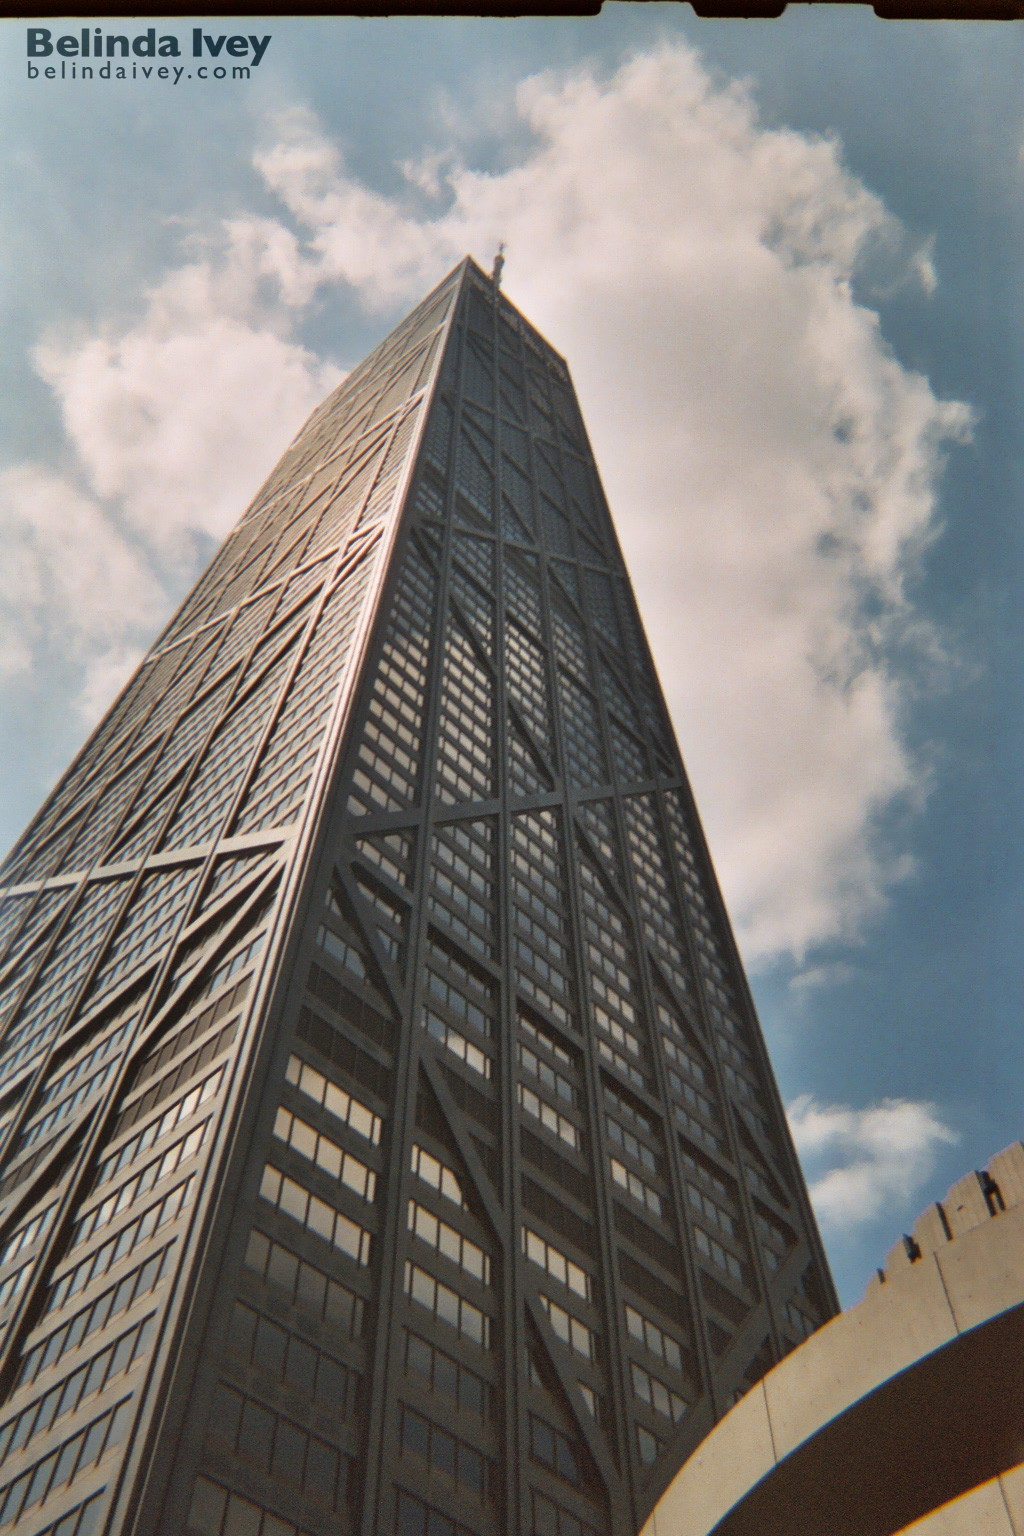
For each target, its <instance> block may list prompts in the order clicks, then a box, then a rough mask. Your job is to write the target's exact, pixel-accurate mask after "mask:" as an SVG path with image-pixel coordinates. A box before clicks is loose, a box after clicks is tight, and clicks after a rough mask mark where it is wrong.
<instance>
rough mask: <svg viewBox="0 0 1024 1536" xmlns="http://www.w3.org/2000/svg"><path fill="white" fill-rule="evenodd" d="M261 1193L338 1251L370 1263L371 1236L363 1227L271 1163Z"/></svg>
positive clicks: (262, 1196)
mask: <svg viewBox="0 0 1024 1536" xmlns="http://www.w3.org/2000/svg"><path fill="white" fill-rule="evenodd" d="M260 1196H261V1198H262V1199H264V1200H266V1201H267V1202H268V1203H269V1204H270V1205H272V1206H274V1207H275V1208H276V1209H277V1210H279V1211H282V1212H283V1214H284V1215H285V1216H290V1217H291V1219H292V1220H293V1221H297V1222H298V1223H299V1225H300V1226H302V1227H305V1228H307V1229H308V1230H309V1231H310V1232H314V1233H315V1234H316V1235H317V1236H318V1237H321V1238H323V1240H324V1242H325V1243H330V1245H331V1247H332V1248H336V1249H337V1250H338V1252H339V1253H344V1254H346V1255H347V1256H348V1258H350V1259H353V1260H354V1261H355V1262H356V1263H357V1264H360V1265H367V1264H369V1262H370V1247H371V1238H370V1234H369V1232H368V1231H367V1230H366V1228H365V1227H361V1226H360V1225H359V1223H358V1222H355V1221H353V1220H352V1219H351V1217H349V1216H344V1215H342V1213H341V1212H340V1211H336V1210H335V1209H334V1207H333V1206H330V1205H328V1204H327V1203H326V1201H324V1200H321V1199H319V1198H318V1196H316V1195H311V1194H310V1192H309V1190H308V1189H304V1188H303V1187H302V1185H301V1184H297V1183H296V1182H295V1180H294V1179H290V1178H288V1176H287V1175H286V1174H283V1173H281V1172H280V1171H279V1170H278V1169H277V1168H275V1167H274V1166H273V1164H272V1163H267V1164H266V1166H265V1167H264V1170H263V1179H262V1182H261V1184H260Z"/></svg>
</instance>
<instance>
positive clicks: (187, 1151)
mask: <svg viewBox="0 0 1024 1536" xmlns="http://www.w3.org/2000/svg"><path fill="white" fill-rule="evenodd" d="M209 1123H210V1122H209V1120H204V1121H203V1122H202V1123H201V1124H200V1125H196V1126H193V1128H192V1130H190V1131H189V1132H188V1133H187V1135H185V1136H181V1137H179V1139H178V1140H177V1141H175V1142H172V1144H171V1145H170V1146H169V1147H168V1148H167V1150H166V1152H164V1153H163V1154H162V1155H161V1156H160V1157H157V1158H154V1159H153V1161H152V1162H151V1163H148V1164H147V1166H146V1167H145V1168H143V1170H142V1172H141V1173H137V1174H136V1175H135V1177H134V1178H133V1179H127V1180H126V1181H125V1182H124V1183H123V1184H122V1185H121V1186H120V1187H119V1188H118V1189H116V1190H115V1191H114V1192H113V1194H110V1195H108V1196H107V1198H106V1199H105V1200H101V1201H100V1203H99V1205H94V1206H93V1208H92V1210H90V1211H87V1212H86V1214H85V1215H84V1216H82V1217H80V1218H79V1220H78V1221H77V1222H76V1223H75V1226H74V1228H73V1231H72V1234H71V1241H70V1244H69V1247H71V1248H77V1247H78V1245H79V1243H84V1242H86V1241H87V1239H88V1238H90V1237H91V1236H92V1235H93V1233H94V1232H98V1231H99V1229H100V1228H101V1227H105V1226H107V1225H108V1224H109V1223H110V1222H112V1221H113V1220H114V1219H115V1217H117V1216H119V1215H120V1214H121V1212H122V1211H124V1210H127V1209H128V1207H129V1206H132V1205H134V1204H135V1203H136V1202H137V1201H138V1200H139V1199H141V1197H142V1196H143V1195H146V1194H148V1193H149V1191H150V1190H151V1189H155V1188H156V1186H157V1185H158V1184H160V1183H162V1182H163V1180H164V1179H169V1178H170V1177H171V1175H172V1174H173V1173H176V1172H177V1171H178V1169H179V1168H180V1166H181V1164H182V1163H186V1162H188V1160H189V1158H192V1157H195V1155H196V1153H197V1152H198V1151H199V1149H200V1147H201V1146H202V1144H203V1138H204V1136H205V1135H206V1130H207V1127H208V1126H209Z"/></svg>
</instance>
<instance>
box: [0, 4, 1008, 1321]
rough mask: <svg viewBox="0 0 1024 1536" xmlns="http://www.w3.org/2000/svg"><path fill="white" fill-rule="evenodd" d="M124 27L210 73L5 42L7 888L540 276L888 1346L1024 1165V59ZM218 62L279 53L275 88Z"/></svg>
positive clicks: (536, 289)
mask: <svg viewBox="0 0 1024 1536" xmlns="http://www.w3.org/2000/svg"><path fill="white" fill-rule="evenodd" d="M91 24H92V25H93V26H95V25H99V26H100V27H101V29H102V30H103V31H104V33H105V34H107V33H117V34H127V35H129V36H130V37H141V36H143V35H144V34H145V33H146V31H147V28H148V27H149V26H152V27H153V28H154V37H155V39H156V40H157V41H158V42H159V40H160V39H162V38H164V37H170V38H174V39H176V40H177V42H178V45H179V47H180V50H181V57H180V58H179V59H178V60H177V61H176V60H175V59H174V58H167V59H166V61H164V60H162V59H160V58H155V59H147V58H145V57H137V58H136V59H135V60H133V62H135V63H137V64H138V65H139V70H138V74H137V76H136V78H135V79H131V78H129V79H124V80H118V79H117V78H116V77H114V78H111V79H109V80H100V79H95V78H94V79H93V80H91V81H87V80H83V79H81V78H74V79H72V78H67V76H69V75H70V73H71V70H70V67H69V68H68V69H67V70H66V77H65V78H64V79H60V78H55V79H47V78H46V76H45V72H44V71H45V68H46V66H47V64H49V65H53V64H54V61H55V60H57V61H58V64H59V56H58V54H57V53H56V51H55V52H54V54H53V55H52V56H51V57H49V58H43V57H41V56H40V57H36V58H34V59H29V58H28V57H27V44H26V33H27V25H26V24H25V23H22V22H11V21H5V22H0V80H2V90H0V143H2V144H3V145H4V149H3V151H2V158H0V176H2V181H0V229H2V242H0V327H2V345H0V370H2V376H0V391H2V397H3V399H4V402H5V406H4V411H3V413H2V416H0V540H2V544H0V549H2V554H0V842H3V843H4V844H5V845H9V844H10V843H12V842H13V841H14V839H15V838H16V837H17V835H18V834H19V832H20V831H21V829H22V827H23V825H24V824H25V822H26V821H27V820H28V818H29V816H30V815H31V814H32V813H33V811H34V810H35V809H36V807H37V805H38V804H39V802H40V801H41V799H42V798H43V796H44V795H45V793H46V792H47V791H48V789H49V788H50V787H51V786H52V784H53V783H54V782H55V780H56V779H57V777H58V776H59V774H60V773H61V772H62V771H63V769H64V767H65V766H66V765H67V763H68V761H69V760H70V758H71V756H72V755H73V753H74V752H75V751H76V750H77V748H78V747H79V745H80V744H81V742H82V740H83V739H84V737H85V735H86V734H87V732H88V730H89V729H90V728H91V727H92V725H93V724H95V722H96V721H97V719H98V718H99V717H100V715H101V714H102V712H103V711H104V710H105V708H106V706H107V704H108V703H109V702H110V700H111V698H112V697H113V696H114V694H115V692H116V690H117V689H118V688H119V687H120V686H121V684H122V683H123V681H124V680H125V679H126V678H127V676H128V675H129V674H130V672H131V670H132V668H133V667H134V666H135V664H136V663H137V661H138V660H139V658H140V657H141V655H142V654H144V652H145V649H146V647H147V646H148V644H149V643H150V642H151V640H152V639H153V637H154V636H155V634H156V633H157V632H158V631H159V630H160V629H161V628H162V627H163V625H164V623H165V622H166V620H167V618H168V616H169V615H170V613H171V612H172V611H173V609H174V608H175V607H176V605H177V603H178V602H179V601H180V600H181V598H182V596H183V595H184V594H185V592H186V591H187V590H188V589H189V587H190V586H191V584H192V583H193V581H194V580H195V578H196V576H197V575H198V573H199V572H200V571H201V570H202V568H203V567H204V565H205V564H206V562H207V561H208V560H209V558H210V556H211V554H212V552H213V551H214V550H215V548H216V547H217V545H218V543H219V541H220V540H221V539H222V538H223V537H224V535H225V534H226V533H227V531H228V530H229V529H230V528H231V526H232V525H233V523H234V522H235V520H236V519H237V517H238V516H239V515H240V513H241V511H242V510H243V509H244V507H245V505H246V504H247V502H248V501H249V499H250V498H251V496H252V495H253V494H254V492H255V491H256V489H257V488H258V486H259V485H260V483H261V481H262V480H263V479H264V477H265V476H266V474H267V473H268V472H269V470H270V469H271V468H272V466H273V464H274V462H275V461H276V459H277V457H278V456H279V455H280V453H281V451H282V450H283V448H284V447H285V446H286V444H287V443H288V441H289V440H290V439H291V437H292V436H293V435H294V433H295V431H296V430H297V429H298V427H299V426H300V425H301V423H302V421H303V420H304V418H305V416H306V415H307V414H308V413H309V411H310V410H311V409H312V408H313V406H314V405H316V404H317V403H318V402H319V400H320V399H321V398H322V397H323V395H324V394H325V393H326V392H327V390H328V389H329V388H330V387H332V386H333V385H334V384H335V383H336V382H337V381H338V380H339V379H340V378H341V377H342V376H343V374H344V373H345V372H346V371H347V370H348V369H349V368H351V367H352V366H353V365H354V364H355V363H357V362H358V361H359V360H360V359H361V357H362V356H363V355H365V353H366V352H367V351H368V350H369V349H370V347H371V346H372V345H374V344H375V342H376V341H377V340H379V339H380V337H381V336H382V335H383V334H385V332H386V331H387V330H388V329H389V328H390V327H391V326H392V325H393V324H394V323H395V322H396V321H397V320H398V319H400V318H401V317H402V315H403V314H404V313H405V312H406V311H407V310H408V309H409V308H410V307H411V306H412V305H413V304H414V303H415V302H416V301H417V300H418V299H419V298H420V297H422V295H423V294H424V293H425V292H426V291H427V289H428V288H429V287H430V286H432V285H433V283H434V282H436V281H437V280H438V279H439V278H440V277H441V276H443V275H444V273H445V272H446V271H447V270H449V269H450V268H451V267H452V266H453V265H454V264H455V262H456V261H458V260H459V259H460V258H461V257H462V256H463V255H464V254H465V253H466V252H467V251H469V252H470V253H472V254H473V255H474V256H475V257H476V258H477V260H478V261H479V262H480V263H481V264H482V265H485V266H489V265H490V261H491V257H492V256H493V253H494V250H495V248H496V246H497V243H498V241H504V242H505V244H506V255H507V265H506V268H505V278H504V287H505V291H506V292H507V293H508V296H509V298H510V299H511V300H512V302H513V303H515V304H516V305H518V306H519V307H520V308H521V309H523V311H524V312H525V313H526V314H527V316H528V317H529V318H530V319H531V320H532V321H533V322H534V323H535V324H536V325H537V326H538V327H539V328H540V330H541V331H542V332H543V333H544V334H545V335H546V336H548V338H549V339H550V340H551V342H552V343H553V344H554V345H555V346H556V347H557V348H558V349H559V350H560V351H561V352H562V353H563V355H564V356H565V357H566V358H567V360H568V362H569V365H570V368H571V370H572V373H573V376H574V379H575V382H576V386H577V389H578V392H579V396H580V400H581V404H582V408H583V412H584V417H585V419H586V421H587V424H588V428H589V431H590V435H591V438H592V442H593V445H594V449H595V453H596V456H597V461H598V464H599V466H600V469H601V472H602V477H603V479H604V483H605V488H606V491H607V494H608V497H609V501H610V504H611V508H612V513H613V516H614V518H615V521H616V524H617V527H618V530H619V533H620V537H621V539H622V543H623V546H624V549H625V553H626V558H627V562H628V564H629V567H630V571H631V574H632V577H633V581H634V585H635V588H636V591H637V596H638V600H639V603H640V607H641V611H642V613H643V614H644V618H645V622H646V624H647V628H648V635H649V638H650V641H651V644H652V647H653V649H654V653H655V659H656V661H657V664H658V668H659V672H660V676H661V679H662V684H663V687H664V689H665V693H666V697H667V699H668V702H669V705H670V708H671V711H672V715H673V719H674V721H675V725H676V729H677V731H678V734H679V739H680V744H681V747H682V751H683V755H684V759H685V761H686V763H687V766H688V770H689V772H690V775H691V778H692V781H693V785H694V790H695V793H696V796H697V801H698V805H699V807H700V809H701V813H702V817H703V820H704V824H705V829H706V831H707V834H708V838H709V842H710V845H711V848H712V853H713V855H714V858H715V862H716V867H717V870H718V874H719V878H720V880H721V882H722V885H723V889H724V891H725V895H726V901H727V903H728V905H729V908H730V911H731V913H732V917H733V921H734V925H735V928H736V932H737V936H738V939H739V942H740V947H741V950H742V953H743V955H744V958H745V961H746V963H747V966H748V970H749V972H750V976H751V982H752V985H753V989H754V993H755V997H756V1000H757V1003H758V1007H759V1010H760V1013H761V1018H762V1022H763V1024H764V1027H765V1031H766V1035H767V1038H768V1042H769V1048H770V1050H771V1053H772V1057H773V1060H774V1062H775V1066H776V1071H777V1073H778V1077H779V1083H780V1088H781V1090H782V1093H783V1097H784V1099H785V1102H786V1103H787V1105H788V1108H789V1114H790V1121H791V1125H792V1127H793V1132H794V1136H795V1139H796V1142H797V1145H798V1148H799V1149H800V1151H801V1155H802V1156H803V1159H804V1163H805V1168H806V1171H807V1174H808V1179H809V1181H810V1185H811V1191H812V1197H813V1199H814V1202H815V1206H816V1210H817V1212H818V1216H819V1221H820V1223H821V1226H822V1232H823V1236H824V1238H825V1241H826V1247H827V1249H828V1252H829V1255H830V1259H831V1261H832V1265H833V1270H834V1273H835V1277H836V1280H837V1283H838V1286H839V1289H840V1294H841V1296H842V1299H843V1301H844V1303H845V1304H850V1303H852V1302H853V1301H855V1300H857V1299H858V1298H859V1296H860V1295H861V1294H862V1292H863V1288H864V1285H865V1283H866V1281H867V1279H868V1277H869V1276H870V1274H871V1272H872V1270H873V1269H874V1268H875V1267H876V1266H877V1265H879V1264H881V1263H882V1262H883V1259H884V1256H885V1253H886V1252H887V1250H888V1249H889V1247H890V1246H891V1245H892V1243H893V1242H895V1241H896V1240H897V1239H898V1237H899V1235H900V1233H901V1232H902V1231H903V1230H909V1228H910V1226H911V1225H912V1223H913V1221H914V1219H915V1217H916V1215H917V1213H918V1212H919V1211H920V1210H921V1209H922V1208H923V1207H924V1206H925V1205H926V1204H927V1203H928V1202H929V1201H932V1200H936V1199H940V1198H941V1197H942V1195H943V1194H944V1192H945V1190H946V1189H947V1188H948V1186H949V1185H950V1184H951V1183H952V1182H953V1180H954V1179H956V1178H957V1177H959V1176H960V1175H961V1174H962V1173H964V1172H966V1171H967V1170H969V1169H971V1168H980V1167H982V1166H984V1164H985V1163H986V1161H987V1160H988V1159H989V1158H990V1157H991V1155H992V1154H993V1153H995V1152H996V1151H998V1150H999V1149H1000V1148H1002V1147H1003V1146H1005V1145H1006V1144H1007V1143H1009V1142H1011V1141H1013V1140H1015V1139H1017V1138H1019V1137H1021V1136H1022V1135H1024V1111H1022V1105H1021V1093H1020V1084H1021V1082H1022V1079H1024V1027H1022V1021H1021V1006H1020V998H1021V985H1020V971H1021V947H1022V946H1021V932H1020V915H1019V914H1020V910H1021V902H1020V889H1021V885H1022V880H1024V848H1022V839H1021V836H1020V829H1021V825H1022V815H1021V813H1022V810H1024V795H1022V775H1021V774H1020V772H1019V768H1018V765H1019V762H1020V757H1021V747H1022V744H1024V743H1022V736H1024V704H1022V699H1024V690H1022V687H1021V683H1022V681H1024V678H1022V672H1024V641H1022V635H1024V625H1022V624H1021V596H1020V594H1021V591H1022V581H1021V578H1022V575H1024V570H1022V565H1024V541H1022V537H1021V531H1020V530H1021V518H1020V513H1019V505H1020V499H1021V494H1020V493H1021V489H1022V487H1021V460H1022V430H1024V429H1022V426H1021V422H1022V419H1024V418H1022V411H1021V406H1022V404H1024V401H1022V398H1021V396H1022V390H1021V358H1022V346H1021V343H1022V340H1024V335H1022V324H1024V322H1022V318H1021V316H1022V304H1021V298H1022V277H1024V271H1022V265H1021V256H1020V252H1021V250H1022V248H1024V246H1022V240H1021V236H1022V233H1024V229H1022V224H1024V219H1022V214H1024V84H1022V82H1024V30H1022V29H1020V28H1019V27H1016V26H1013V25H1004V24H1000V23H994V22H993V23H966V22H950V23H926V24H915V23H895V22H883V21H880V20H878V19H877V18H875V17H874V15H873V13H872V12H871V11H870V9H869V8H868V7H864V6H849V7H843V6H837V7H825V6H816V7H803V6H794V5H791V6H790V7H789V9H788V11H787V12H786V14H785V15H784V16H783V17H782V18H781V19H779V20H773V21H726V20H722V21H707V20H699V19H698V18H696V17H695V16H694V15H693V13H692V11H691V10H690V9H689V7H688V6H683V5H677V4H676V3H675V0H662V3H660V4H657V5H654V4H650V5H643V4H627V3H617V0H610V3H608V4H606V5H605V7H604V10H603V12H602V14H601V15H600V16H598V17H593V18H571V19H570V18H534V17H529V18H512V19H504V20H483V19H479V18H453V17H430V18H412V19H396V18H391V19H357V18H343V19H338V18H304V19H303V18H273V17H271V18H266V17H261V18H256V19H255V20H252V21H246V20H244V19H240V18H234V17H233V18H230V19H227V20H223V19H221V20H218V19H217V18H216V17H213V18H196V19H195V20H193V19H190V20H189V21H185V20H182V19H180V18H175V19H173V20H165V21H162V22H161V21H160V20H159V19H154V20H152V21H150V20H148V19H146V18H140V19H138V20H134V21H131V22H128V21H112V22H110V23H105V22H103V21H102V19H100V20H99V21H96V20H95V19H93V20H92V21H91ZM196 24H198V25H199V26H200V28H201V30H202V32H203V33H204V34H207V35H209V36H211V37H213V38H217V37H219V36H220V35H222V34H225V35H229V36H242V37H246V38H248V37H250V36H252V37H258V38H260V39H262V38H266V37H268V36H269V38H270V41H269V43H267V44H266V47H265V51H264V52H263V56H262V58H261V60H260V63H259V65H258V66H255V67H252V68H251V74H250V78H249V79H248V80H244V79H237V80H236V79H232V78H231V75H230V70H229V73H228V77H227V78H221V79H216V78H211V77H210V73H209V72H210V71H212V70H213V69H214V68H215V67H217V65H218V63H219V62H221V60H222V57H223V55H218V59H217V60H214V59H212V58H210V57H206V58H205V59H204V60H203V61H200V60H197V59H193V58H192V57H191V46H192V28H193V26H194V25H196ZM81 25H82V23H81V22H80V21H78V22H76V21H73V20H72V21H67V22H62V21H60V20H56V21H53V20H48V21H47V22H46V27H47V28H48V29H49V31H50V33H51V34H52V36H51V42H52V43H54V44H55V42H56V39H57V38H58V37H59V36H61V35H62V34H64V33H72V34H73V35H75V36H76V37H77V36H78V35H79V33H80V29H81ZM204 46H205V45H204ZM168 51H170V50H168ZM251 54H252V49H251V45H250V47H249V62H250V63H251ZM64 57H65V58H67V55H65V56H64ZM78 62H79V66H80V64H81V61H80V60H79V61H78ZM116 62H117V61H115V64H116ZM165 62H166V65H167V67H170V68H171V70H172V74H171V76H170V77H168V78H167V79H164V80H161V79H160V78H159V76H157V75H156V74H155V73H151V74H150V75H149V76H148V78H147V77H146V76H145V75H144V74H143V68H147V67H148V68H150V69H152V70H155V69H156V68H158V67H159V66H160V65H161V64H162V63H165ZM232 62H234V61H232ZM242 62H245V61H244V60H243V61H242ZM175 63H177V64H178V65H179V66H181V68H182V70H183V73H182V75H181V77H180V78H179V79H178V81H177V83H175V81H174V77H173V67H174V65H175ZM29 64H33V65H34V67H36V68H37V69H38V70H39V74H38V75H37V76H36V77H34V78H29ZM201 64H202V67H204V68H206V69H207V71H208V74H207V78H205V79H200V78H199V75H198V70H199V68H200V65H201ZM58 73H59V70H58Z"/></svg>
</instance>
